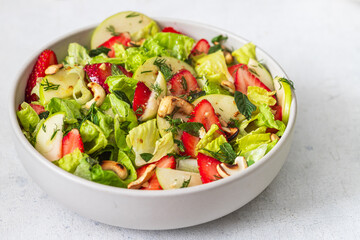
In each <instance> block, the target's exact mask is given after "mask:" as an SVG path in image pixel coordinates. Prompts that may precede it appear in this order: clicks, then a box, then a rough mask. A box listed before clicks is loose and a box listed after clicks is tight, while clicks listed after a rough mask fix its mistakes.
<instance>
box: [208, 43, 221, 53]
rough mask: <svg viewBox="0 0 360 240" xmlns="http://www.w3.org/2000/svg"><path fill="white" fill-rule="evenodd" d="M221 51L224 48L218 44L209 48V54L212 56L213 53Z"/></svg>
mask: <svg viewBox="0 0 360 240" xmlns="http://www.w3.org/2000/svg"><path fill="white" fill-rule="evenodd" d="M221 49H222V48H221V45H220V44H217V45H214V46H211V47H210V48H209V52H208V54H211V53H214V52H217V51H219V50H221Z"/></svg>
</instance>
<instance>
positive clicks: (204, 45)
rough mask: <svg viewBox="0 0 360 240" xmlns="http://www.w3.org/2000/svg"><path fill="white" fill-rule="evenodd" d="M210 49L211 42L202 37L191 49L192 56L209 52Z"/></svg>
mask: <svg viewBox="0 0 360 240" xmlns="http://www.w3.org/2000/svg"><path fill="white" fill-rule="evenodd" d="M209 49H210V44H209V42H208V41H207V40H206V39H200V40H199V41H198V42H197V43H196V45H195V47H194V48H193V49H192V50H191V55H192V56H197V55H200V54H202V53H205V54H207V53H208V52H209Z"/></svg>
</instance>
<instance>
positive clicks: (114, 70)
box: [111, 64, 124, 76]
mask: <svg viewBox="0 0 360 240" xmlns="http://www.w3.org/2000/svg"><path fill="white" fill-rule="evenodd" d="M111 75H113V76H120V75H124V73H123V72H122V71H121V70H120V69H119V68H118V67H117V66H116V65H115V64H111Z"/></svg>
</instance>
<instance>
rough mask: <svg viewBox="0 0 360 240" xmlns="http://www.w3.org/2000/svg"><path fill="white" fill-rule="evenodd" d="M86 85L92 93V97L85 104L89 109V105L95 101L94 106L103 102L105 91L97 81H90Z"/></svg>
mask: <svg viewBox="0 0 360 240" xmlns="http://www.w3.org/2000/svg"><path fill="white" fill-rule="evenodd" d="M88 87H89V88H90V89H91V91H92V92H93V93H94V98H93V99H91V100H90V101H88V102H87V103H86V104H85V107H86V108H87V109H90V107H91V105H92V104H93V103H94V102H96V106H97V107H99V106H101V104H102V103H103V102H104V100H105V97H106V93H105V90H104V89H103V88H102V87H101V86H100V85H99V84H97V83H94V82H91V83H89V84H88Z"/></svg>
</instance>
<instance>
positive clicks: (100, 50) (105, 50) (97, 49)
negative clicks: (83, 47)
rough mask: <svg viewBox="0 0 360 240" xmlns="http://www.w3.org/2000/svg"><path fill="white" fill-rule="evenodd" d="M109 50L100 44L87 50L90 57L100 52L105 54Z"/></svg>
mask: <svg viewBox="0 0 360 240" xmlns="http://www.w3.org/2000/svg"><path fill="white" fill-rule="evenodd" d="M110 51H111V49H110V48H107V47H104V46H100V47H98V48H95V49H92V50H90V51H89V56H90V57H96V56H97V55H100V54H102V53H104V54H105V55H107V54H108V53H109V52H110Z"/></svg>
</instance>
